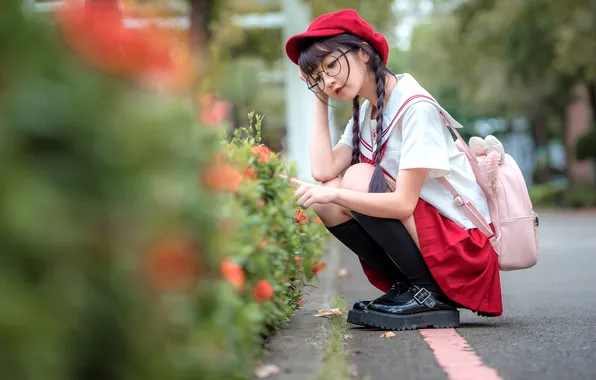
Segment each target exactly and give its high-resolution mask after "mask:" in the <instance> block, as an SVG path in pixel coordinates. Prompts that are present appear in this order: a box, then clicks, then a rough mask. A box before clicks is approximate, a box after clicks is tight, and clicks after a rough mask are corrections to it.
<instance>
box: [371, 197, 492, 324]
mask: <svg viewBox="0 0 596 380" xmlns="http://www.w3.org/2000/svg"><path fill="white" fill-rule="evenodd" d="M414 219H415V221H416V230H417V231H418V239H419V241H420V251H421V252H422V256H423V257H424V260H425V261H426V264H427V265H428V267H429V268H430V271H431V273H432V275H433V277H434V278H435V280H436V281H437V283H438V285H439V287H440V288H441V290H443V292H444V293H445V294H446V295H447V296H448V297H449V298H451V299H452V300H453V301H455V302H457V303H458V304H460V305H462V306H463V307H465V308H467V309H470V310H472V311H475V312H477V313H478V314H479V315H483V316H490V317H496V316H499V315H501V314H502V313H503V302H502V298H501V279H500V274H499V258H498V256H497V254H496V252H495V251H494V249H493V247H492V246H491V244H490V242H489V241H488V238H487V237H486V236H485V235H484V234H483V233H482V232H480V231H479V230H478V229H470V230H465V229H463V228H462V227H460V226H459V225H457V224H456V223H455V222H453V221H452V220H451V219H448V218H446V217H445V216H443V215H441V214H439V212H438V211H437V209H436V208H435V207H433V206H431V205H430V204H429V203H427V202H425V201H423V200H422V199H420V200H419V201H418V204H417V206H416V209H415V211H414ZM361 264H362V267H363V269H364V273H365V274H366V276H367V278H368V280H369V281H370V283H371V284H372V285H373V286H375V287H376V288H378V289H379V290H381V291H383V292H387V291H388V290H389V287H390V286H391V284H390V283H388V282H387V281H386V280H384V279H383V278H382V277H381V276H379V275H378V274H377V273H376V272H375V271H374V270H373V269H372V268H370V267H368V266H367V265H366V264H364V263H362V262H361Z"/></svg>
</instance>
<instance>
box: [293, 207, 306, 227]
mask: <svg viewBox="0 0 596 380" xmlns="http://www.w3.org/2000/svg"><path fill="white" fill-rule="evenodd" d="M294 221H295V222H296V223H298V224H308V222H309V219H308V215H306V213H305V212H304V211H302V210H300V209H299V208H297V209H296V214H295V215H294Z"/></svg>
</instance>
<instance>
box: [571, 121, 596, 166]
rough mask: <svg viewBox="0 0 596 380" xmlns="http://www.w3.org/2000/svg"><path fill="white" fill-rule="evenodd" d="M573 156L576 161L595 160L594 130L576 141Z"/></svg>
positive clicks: (595, 134)
mask: <svg viewBox="0 0 596 380" xmlns="http://www.w3.org/2000/svg"><path fill="white" fill-rule="evenodd" d="M575 156H576V157H577V159H578V160H587V159H596V128H595V127H592V130H591V131H590V132H588V133H587V134H586V135H585V136H583V137H581V138H580V139H579V140H578V141H577V145H576V147H575Z"/></svg>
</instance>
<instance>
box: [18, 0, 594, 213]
mask: <svg viewBox="0 0 596 380" xmlns="http://www.w3.org/2000/svg"><path fill="white" fill-rule="evenodd" d="M88 1H98V2H102V3H113V4H114V6H115V7H118V8H119V9H120V10H121V11H122V12H123V13H124V14H125V17H126V22H127V25H128V26H129V27H132V28H135V27H141V26H142V25H146V24H147V23H155V24H159V25H162V26H163V27H166V28H170V29H173V30H177V31H178V32H179V33H180V34H181V35H184V34H186V33H192V32H191V30H192V29H200V30H201V33H200V35H201V36H204V38H205V40H206V41H205V43H206V44H208V46H209V52H210V60H211V61H210V62H211V63H210V65H209V68H208V74H207V75H206V76H205V77H204V79H205V80H204V81H203V89H204V90H205V91H208V92H209V93H211V94H214V95H216V96H217V98H218V99H220V100H223V101H225V102H228V103H229V104H230V106H231V113H230V118H231V121H232V123H233V125H234V126H235V127H238V126H240V125H242V124H243V123H244V120H245V115H246V114H247V113H248V112H250V111H253V110H254V111H256V112H258V113H261V114H263V115H265V118H264V120H263V139H264V142H265V143H266V144H267V145H268V146H269V147H270V148H271V149H273V150H274V151H282V152H284V153H287V154H288V155H289V157H290V158H291V159H292V160H294V161H296V162H297V163H298V170H299V173H300V176H301V177H303V178H309V174H308V165H309V163H308V161H305V160H308V154H307V152H308V147H307V145H308V144H307V142H308V136H309V124H310V120H311V119H310V118H311V104H310V103H311V94H309V93H308V92H306V91H305V90H304V88H303V86H301V83H300V82H298V80H297V74H296V68H295V66H294V65H293V64H291V63H290V62H289V60H288V59H287V58H286V56H285V54H284V50H283V45H284V43H285V40H286V39H287V38H288V37H289V36H290V35H292V34H294V33H298V32H301V31H304V30H305V29H306V28H307V27H308V24H309V23H310V22H311V21H312V20H313V19H314V18H315V17H317V16H319V15H321V14H323V13H326V12H331V11H336V10H338V9H342V8H354V9H357V10H358V11H359V13H360V14H361V16H362V17H364V18H365V19H366V20H368V21H369V22H370V23H371V24H372V25H373V26H374V27H375V28H376V29H378V30H379V31H381V32H382V33H384V34H385V35H386V36H387V38H388V40H389V43H390V47H391V49H392V51H391V54H390V62H389V67H390V69H391V70H392V71H393V72H395V73H403V72H408V73H410V74H412V75H414V76H415V77H416V78H417V79H418V81H419V82H420V83H421V84H422V85H423V86H424V87H426V88H427V89H428V90H429V91H430V92H431V94H433V95H434V96H435V97H436V98H437V100H438V101H439V102H440V103H441V104H442V105H443V106H444V107H445V108H446V109H447V110H448V111H449V112H450V113H451V114H452V115H453V116H454V117H455V118H456V119H458V120H459V121H460V122H461V123H462V124H463V125H464V126H466V127H467V128H466V131H465V134H466V137H469V136H471V135H474V134H478V135H481V136H485V135H488V134H494V135H496V136H497V137H499V138H501V139H502V140H503V141H504V142H505V145H506V147H507V151H508V152H509V153H510V154H512V155H513V156H514V158H515V159H516V160H517V161H518V163H519V164H520V166H521V168H522V171H523V173H524V175H525V177H526V180H527V182H528V185H530V186H531V187H532V188H533V190H532V194H533V198H534V199H535V201H536V202H538V203H540V204H543V205H545V206H546V205H548V206H553V205H569V206H575V207H583V206H585V207H588V206H595V205H596V203H595V202H596V199H595V197H596V195H593V194H594V191H593V188H592V186H594V183H595V181H596V166H595V165H594V164H593V158H594V156H595V155H596V132H595V131H594V117H593V115H594V111H595V110H596V95H595V94H596V89H595V83H596V40H595V39H594V37H593V36H594V35H596V21H595V20H596V9H594V7H595V6H594V3H593V2H591V1H589V0H574V1H573V2H570V3H565V4H563V2H560V1H555V0H538V1H533V2H520V1H516V0H493V1H484V0H482V1H480V0H470V1H459V0H434V1H433V0H401V1H395V2H392V1H386V0H370V1H367V2H363V1H360V0H341V1H340V0H337V1H336V0H329V1H319V0H201V1H199V0H190V1H184V0H171V1H165V0H164V1H161V0H144V1H143V0H123V1H119V0H88ZM59 5H60V2H56V1H46V0H23V9H25V10H27V11H28V12H39V13H44V12H49V11H51V9H53V8H55V7H57V6H59ZM131 10H134V11H131ZM143 10H145V11H143ZM192 43H196V41H194V42H193V41H191V44H192ZM350 107H351V106H350V105H349V104H332V105H331V108H330V109H331V110H332V111H333V119H332V120H331V124H332V127H333V128H332V129H333V132H332V137H333V139H334V140H335V141H337V139H338V135H339V134H340V133H341V131H342V130H343V128H344V126H345V124H346V121H347V120H348V119H349V117H350V114H351V111H350Z"/></svg>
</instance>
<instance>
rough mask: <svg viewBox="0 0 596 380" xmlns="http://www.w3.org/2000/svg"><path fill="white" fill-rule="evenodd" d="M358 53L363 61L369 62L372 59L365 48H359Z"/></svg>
mask: <svg viewBox="0 0 596 380" xmlns="http://www.w3.org/2000/svg"><path fill="white" fill-rule="evenodd" d="M367 45H368V44H367ZM356 54H358V58H360V59H361V60H362V62H364V63H368V61H370V55H369V54H368V53H367V52H366V51H365V50H364V49H362V48H358V51H357V53H356Z"/></svg>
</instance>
